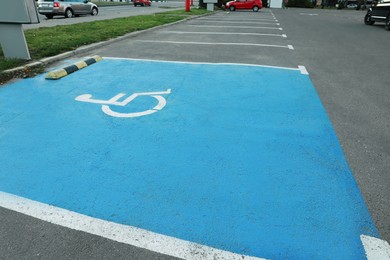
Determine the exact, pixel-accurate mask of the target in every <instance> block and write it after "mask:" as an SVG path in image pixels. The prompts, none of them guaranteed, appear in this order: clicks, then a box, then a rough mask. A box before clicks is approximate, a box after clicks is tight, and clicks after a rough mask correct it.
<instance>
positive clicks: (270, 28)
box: [187, 24, 283, 31]
mask: <svg viewBox="0 0 390 260" xmlns="http://www.w3.org/2000/svg"><path fill="white" fill-rule="evenodd" d="M187 26H189V27H214V28H226V26H223V25H192V24H189V25H187ZM228 28H237V29H269V30H280V31H281V30H283V28H280V27H260V26H229V27H228Z"/></svg>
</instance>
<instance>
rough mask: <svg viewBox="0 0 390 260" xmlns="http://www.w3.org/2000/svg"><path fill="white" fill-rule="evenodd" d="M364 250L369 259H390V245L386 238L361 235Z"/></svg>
mask: <svg viewBox="0 0 390 260" xmlns="http://www.w3.org/2000/svg"><path fill="white" fill-rule="evenodd" d="M360 239H361V240H362V243H363V246H364V250H365V251H366V256H367V259H368V260H385V259H390V245H389V243H387V241H385V240H381V239H379V238H375V237H370V236H365V235H361V236H360Z"/></svg>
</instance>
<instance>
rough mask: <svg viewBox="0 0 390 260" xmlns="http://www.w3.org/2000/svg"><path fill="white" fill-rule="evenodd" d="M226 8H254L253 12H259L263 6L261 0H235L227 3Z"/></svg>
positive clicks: (232, 9)
mask: <svg viewBox="0 0 390 260" xmlns="http://www.w3.org/2000/svg"><path fill="white" fill-rule="evenodd" d="M225 7H226V9H229V10H230V11H235V10H236V9H237V10H238V9H252V10H253V12H258V11H259V10H260V9H261V8H263V3H262V2H261V0H234V1H230V2H227V3H226V6H225Z"/></svg>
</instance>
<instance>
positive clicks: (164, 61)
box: [102, 57, 309, 75]
mask: <svg viewBox="0 0 390 260" xmlns="http://www.w3.org/2000/svg"><path fill="white" fill-rule="evenodd" d="M102 58H103V59H104V60H133V61H146V62H159V63H177V64H196V65H197V64H199V65H202V64H205V65H214V66H248V67H261V68H270V69H282V70H295V71H300V72H301V74H304V75H309V73H308V72H307V70H306V68H305V66H298V68H291V67H279V66H269V65H259V64H249V63H224V62H221V63H211V62H188V61H167V60H148V59H135V58H118V57H102ZM304 72H305V73H307V74H305V73H304Z"/></svg>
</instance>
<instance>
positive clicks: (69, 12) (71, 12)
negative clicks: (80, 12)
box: [65, 9, 73, 18]
mask: <svg viewBox="0 0 390 260" xmlns="http://www.w3.org/2000/svg"><path fill="white" fill-rule="evenodd" d="M72 17H73V11H72V9H66V11H65V18H72Z"/></svg>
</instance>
